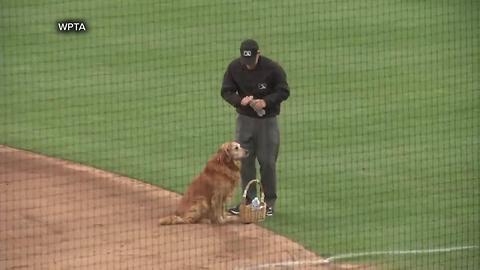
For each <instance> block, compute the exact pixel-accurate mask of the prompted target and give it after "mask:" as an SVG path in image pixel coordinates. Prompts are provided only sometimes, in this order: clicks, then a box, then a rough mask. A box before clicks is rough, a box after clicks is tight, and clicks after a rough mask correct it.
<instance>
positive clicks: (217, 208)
mask: <svg viewBox="0 0 480 270" xmlns="http://www.w3.org/2000/svg"><path fill="white" fill-rule="evenodd" d="M211 202H212V204H211V205H212V222H214V223H218V224H223V223H225V210H224V209H223V198H222V196H220V195H219V194H214V195H213V196H212V201H211Z"/></svg>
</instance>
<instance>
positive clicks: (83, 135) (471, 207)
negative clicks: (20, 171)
mask: <svg viewBox="0 0 480 270" xmlns="http://www.w3.org/2000/svg"><path fill="white" fill-rule="evenodd" d="M479 8H480V6H479V4H478V3H476V1H473V0H472V1H373V0H371V1H353V0H352V1H312V0H309V1H302V2H301V4H300V3H297V2H295V1H278V0H266V1H220V0H215V1H206V0H203V1H193V0H190V1H186V0H183V1H146V0H144V1H132V0H129V1H91V0H90V1H77V2H75V1H67V2H65V1H64V2H58V1H55V2H54V1H52V2H49V1H35V2H34V1H15V2H13V1H8V2H5V1H4V2H2V3H1V4H0V65H1V68H0V94H1V95H0V97H1V98H0V116H1V117H0V143H1V144H7V145H11V146H15V147H20V148H25V149H30V150H33V151H36V152H40V153H44V154H48V155H53V156H58V157H62V158H65V159H70V160H74V161H77V162H81V163H85V164H89V165H93V166H96V167H99V168H102V169H105V170H109V171H114V172H118V173H122V174H125V175H129V176H131V177H134V178H137V179H142V180H144V181H148V182H151V183H154V184H157V185H160V186H162V187H164V188H167V189H171V190H175V191H178V192H182V191H183V190H184V188H185V186H186V185H187V184H188V183H189V182H190V180H191V178H192V177H193V176H194V175H195V174H196V173H197V172H198V171H199V170H200V169H201V168H202V166H203V165H204V163H205V161H206V160H207V158H208V157H209V156H210V155H211V154H212V153H213V152H214V151H215V149H216V147H217V146H218V145H219V144H221V143H222V142H223V141H226V140H230V139H232V136H233V133H234V132H233V131H234V119H235V114H234V112H233V110H232V109H231V108H230V107H229V106H227V104H226V103H225V102H223V101H222V100H221V98H220V95H219V91H220V89H219V88H220V84H221V80H222V77H223V72H224V69H225V67H226V65H227V64H228V62H229V61H230V60H231V59H233V58H234V57H236V55H237V53H238V46H239V43H240V41H241V40H242V39H243V38H246V37H254V38H256V39H257V40H258V41H259V43H260V46H261V48H262V50H263V52H264V54H265V55H267V56H270V57H271V58H274V59H276V60H278V61H279V62H280V63H281V64H282V65H283V66H284V68H285V69H286V71H287V73H288V80H289V83H290V85H291V88H292V94H291V98H290V99H289V100H288V101H287V102H286V103H285V104H284V105H283V107H282V110H283V111H282V115H281V119H280V123H281V130H282V145H281V154H280V159H279V164H278V174H279V187H280V192H279V196H280V199H279V201H278V211H277V213H276V216H275V218H273V219H269V220H267V222H265V226H266V227H267V228H269V229H272V230H274V231H276V232H278V233H281V234H284V235H287V236H289V237H291V238H292V239H295V240H296V241H299V242H301V243H302V244H303V245H305V246H306V247H308V248H310V249H312V250H314V251H316V252H317V253H318V254H320V255H322V256H332V255H337V254H344V253H352V252H353V253H355V252H369V251H384V250H417V249H434V248H442V247H453V246H471V245H477V246H479V245H480V230H479V229H478V228H479V227H480V201H479V198H480V171H479V162H478V161H479V154H478V153H479V150H480V149H479V148H480V147H479V145H480V140H479V138H480V137H479V135H480V133H479V126H480V125H479V118H480V117H479V116H480V104H479V100H480V99H479V98H480V95H479V93H480V92H479V89H480V82H479V77H478V74H480V72H479V64H478V59H479V56H480V53H479V49H478V48H479V45H480V44H479V30H478V29H479V22H480V20H479V12H478V10H479ZM63 18H82V19H85V20H86V21H87V23H88V26H89V32H88V33H85V34H78V35H76V34H59V33H57V32H56V31H55V22H56V21H57V20H60V19H63ZM237 196H238V195H237ZM478 254H479V250H478V249H476V250H468V251H456V252H451V253H443V254H428V255H426V254H423V255H418V254H417V255H404V256H370V257H361V258H352V259H350V260H349V261H352V262H367V263H375V264H380V265H382V267H384V268H386V269H474V268H475V265H480V256H479V255H478Z"/></svg>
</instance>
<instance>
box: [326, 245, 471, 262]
mask: <svg viewBox="0 0 480 270" xmlns="http://www.w3.org/2000/svg"><path fill="white" fill-rule="evenodd" d="M476 248H478V246H464V247H450V248H436V249H418V250H390V251H371V252H359V253H347V254H340V255H335V256H332V257H329V258H326V259H325V262H332V261H334V260H338V259H349V258H358V257H365V256H374V255H394V256H395V255H411V254H430V253H443V252H453V251H460V250H466V249H476Z"/></svg>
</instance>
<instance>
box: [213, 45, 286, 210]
mask: <svg viewBox="0 0 480 270" xmlns="http://www.w3.org/2000/svg"><path fill="white" fill-rule="evenodd" d="M221 95H222V98H223V99H225V100H226V101H227V102H228V103H230V104H231V105H232V106H233V107H235V108H236V110H237V113H238V116H237V122H236V131H235V133H236V134H235V136H236V140H237V141H238V142H239V143H240V144H241V145H242V147H244V148H246V149H248V151H249V153H250V155H249V157H248V158H246V159H243V160H242V166H241V170H240V174H241V178H242V190H244V189H245V187H246V185H247V183H248V182H249V181H250V180H252V179H256V178H257V177H256V174H257V172H256V160H258V163H259V164H260V176H261V182H262V186H263V189H264V192H265V200H266V203H267V216H272V215H273V212H274V208H275V201H276V199H277V175H276V162H277V157H278V149H279V144H280V133H279V128H278V122H277V116H278V115H279V113H280V104H281V103H282V101H284V100H286V99H287V98H288V97H289V95H290V90H289V87H288V83H287V76H286V74H285V71H284V70H283V68H282V67H281V66H280V65H279V64H277V63H276V62H274V61H272V60H271V59H269V58H267V57H265V56H262V55H260V50H259V47H258V43H257V42H256V41H255V40H253V39H247V40H244V41H243V42H242V43H241V44H240V57H239V58H237V59H235V60H233V61H232V62H231V63H230V64H229V65H228V68H227V70H226V72H225V75H224V78H223V84H222V90H221ZM254 194H255V190H254V189H253V188H251V189H250V190H249V192H248V193H247V201H250V200H252V199H253V197H254ZM229 212H230V213H231V214H234V215H238V214H239V213H240V211H239V205H237V206H236V207H233V208H230V209H229Z"/></svg>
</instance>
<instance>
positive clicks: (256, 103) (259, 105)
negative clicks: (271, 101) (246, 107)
mask: <svg viewBox="0 0 480 270" xmlns="http://www.w3.org/2000/svg"><path fill="white" fill-rule="evenodd" d="M251 103H252V104H250V106H252V108H253V109H254V110H256V111H257V110H261V109H264V108H265V107H267V103H265V100H263V99H254V100H252V101H251Z"/></svg>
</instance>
